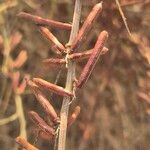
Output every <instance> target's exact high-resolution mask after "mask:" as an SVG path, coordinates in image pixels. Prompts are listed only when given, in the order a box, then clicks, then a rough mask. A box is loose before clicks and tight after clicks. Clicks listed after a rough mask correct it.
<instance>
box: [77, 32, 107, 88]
mask: <svg viewBox="0 0 150 150" xmlns="http://www.w3.org/2000/svg"><path fill="white" fill-rule="evenodd" d="M107 38H108V33H107V32H106V31H103V32H101V33H100V35H99V37H98V39H97V42H96V44H95V47H94V49H93V52H92V55H91V56H90V58H89V60H88V62H87V64H86V65H85V67H84V69H83V71H82V73H81V75H80V77H79V80H78V82H77V87H78V88H81V87H82V86H83V84H84V83H85V82H86V81H87V80H88V78H89V76H90V74H91V72H92V70H93V68H94V66H95V64H96V62H97V60H98V58H99V56H100V54H101V51H102V49H103V47H104V43H105V41H106V40H107Z"/></svg>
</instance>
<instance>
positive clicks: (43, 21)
mask: <svg viewBox="0 0 150 150" xmlns="http://www.w3.org/2000/svg"><path fill="white" fill-rule="evenodd" d="M17 16H18V17H21V18H23V19H27V20H30V21H33V22H34V23H35V24H39V25H46V26H50V27H54V28H58V29H64V30H71V27H72V25H71V24H69V23H62V22H59V21H54V20H50V19H44V18H41V17H39V16H35V15H31V14H29V13H25V12H21V13H19V14H18V15H17Z"/></svg>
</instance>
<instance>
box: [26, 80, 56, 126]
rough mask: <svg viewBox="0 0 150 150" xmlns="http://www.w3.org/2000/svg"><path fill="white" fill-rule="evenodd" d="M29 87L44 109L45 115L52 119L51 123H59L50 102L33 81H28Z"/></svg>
mask: <svg viewBox="0 0 150 150" xmlns="http://www.w3.org/2000/svg"><path fill="white" fill-rule="evenodd" d="M28 86H29V87H30V88H31V90H32V92H33V94H34V95H35V96H36V99H37V101H38V102H39V103H40V105H41V106H42V107H43V109H44V111H45V113H46V114H47V115H48V117H50V119H51V121H52V122H54V123H57V121H58V116H57V114H56V111H55V109H54V107H53V106H52V105H51V103H50V102H49V100H48V99H47V98H46V97H45V96H44V94H42V92H41V91H40V90H39V89H38V88H37V86H36V85H35V84H34V83H33V82H32V81H28Z"/></svg>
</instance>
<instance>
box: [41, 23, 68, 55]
mask: <svg viewBox="0 0 150 150" xmlns="http://www.w3.org/2000/svg"><path fill="white" fill-rule="evenodd" d="M38 29H39V31H40V32H41V34H42V35H43V36H44V37H45V38H46V39H47V40H48V41H49V42H50V43H52V44H53V48H55V49H56V52H57V53H58V54H61V53H64V52H65V47H64V46H63V45H62V44H61V43H60V42H59V41H58V39H57V38H56V37H55V36H54V35H53V34H52V33H51V32H50V30H48V29H47V28H46V27H43V26H38ZM58 51H59V52H58Z"/></svg>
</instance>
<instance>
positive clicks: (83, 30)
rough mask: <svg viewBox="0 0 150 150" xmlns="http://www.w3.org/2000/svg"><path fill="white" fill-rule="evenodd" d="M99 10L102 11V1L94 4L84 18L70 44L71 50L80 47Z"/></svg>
mask: <svg viewBox="0 0 150 150" xmlns="http://www.w3.org/2000/svg"><path fill="white" fill-rule="evenodd" d="M101 11H102V2H101V3H98V4H96V5H95V6H94V7H93V9H92V11H91V12H90V14H89V15H88V17H87V18H86V20H85V22H84V23H83V25H82V27H81V29H80V30H79V33H78V35H77V37H76V38H75V40H74V42H73V44H72V46H71V49H72V51H75V50H77V49H78V48H79V47H80V45H81V43H82V42H83V40H84V39H85V37H86V35H87V34H88V32H89V31H90V30H91V28H92V25H93V23H94V21H95V20H96V18H97V17H98V15H99V14H100V12H101Z"/></svg>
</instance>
